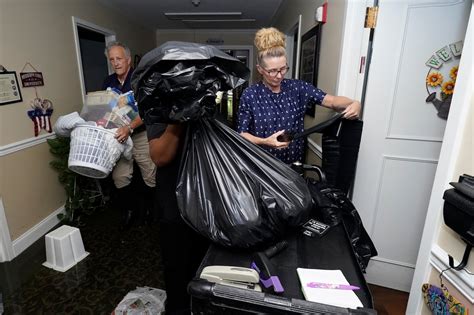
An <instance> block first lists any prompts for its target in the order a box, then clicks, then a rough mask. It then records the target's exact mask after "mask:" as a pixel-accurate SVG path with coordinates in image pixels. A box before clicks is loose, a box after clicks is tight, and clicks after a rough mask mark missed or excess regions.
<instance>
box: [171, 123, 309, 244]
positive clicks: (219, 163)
mask: <svg viewBox="0 0 474 315" xmlns="http://www.w3.org/2000/svg"><path fill="white" fill-rule="evenodd" d="M176 197H177V200H178V207H179V209H180V212H181V216H182V217H183V219H184V220H185V221H186V222H187V223H188V224H189V225H190V226H192V227H193V228H194V229H195V230H196V231H197V232H199V233H200V234H202V235H204V236H206V237H207V238H209V239H210V240H212V241H214V242H216V243H218V244H221V245H224V246H232V247H240V248H249V247H253V246H259V245H261V246H266V245H267V244H270V243H272V242H273V241H276V240H277V239H279V238H280V237H281V236H283V235H284V234H285V233H286V232H287V231H289V230H291V228H292V227H297V226H299V225H300V224H302V223H304V222H305V221H306V220H307V217H308V215H309V212H310V211H311V207H312V200H311V194H310V192H309V190H308V187H307V185H306V182H305V180H304V179H303V178H302V177H301V176H300V175H299V174H298V173H296V172H295V171H293V170H292V169H291V168H290V167H289V166H287V165H286V164H284V163H282V162H281V161H279V160H277V159H276V158H275V157H273V156H272V155H270V154H269V153H267V152H266V151H264V150H263V149H261V148H260V147H258V146H256V145H254V144H252V143H250V142H249V141H247V140H246V139H244V138H243V137H242V136H241V135H240V134H238V133H237V132H235V131H234V130H232V129H230V128H229V127H227V126H225V125H224V124H222V123H220V122H218V121H217V120H214V119H202V120H200V121H193V122H190V123H189V126H188V130H187V134H186V145H185V153H184V155H183V158H182V163H181V167H180V175H179V177H178V185H177V188H176Z"/></svg>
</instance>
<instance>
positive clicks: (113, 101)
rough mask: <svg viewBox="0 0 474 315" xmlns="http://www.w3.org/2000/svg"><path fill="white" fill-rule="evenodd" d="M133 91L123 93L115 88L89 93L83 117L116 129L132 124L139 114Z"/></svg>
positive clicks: (82, 113) (83, 108) (99, 124)
mask: <svg viewBox="0 0 474 315" xmlns="http://www.w3.org/2000/svg"><path fill="white" fill-rule="evenodd" d="M135 103H136V102H135V98H134V96H133V92H132V91H128V92H127V93H123V94H121V92H120V91H118V90H115V89H111V88H109V89H107V90H106V91H97V92H91V93H87V95H86V100H85V103H84V106H83V107H82V110H81V117H82V118H83V119H85V120H86V121H93V122H95V123H97V125H98V126H102V127H104V128H106V129H114V128H118V127H122V126H127V125H130V122H131V121H132V120H134V119H135V117H136V116H137V115H138V108H137V106H136V104H135Z"/></svg>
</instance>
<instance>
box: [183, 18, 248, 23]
mask: <svg viewBox="0 0 474 315" xmlns="http://www.w3.org/2000/svg"><path fill="white" fill-rule="evenodd" d="M181 21H182V22H184V23H208V22H255V21H256V20H255V19H221V20H217V19H212V20H203V19H197V20H193V19H189V20H187V19H184V20H181Z"/></svg>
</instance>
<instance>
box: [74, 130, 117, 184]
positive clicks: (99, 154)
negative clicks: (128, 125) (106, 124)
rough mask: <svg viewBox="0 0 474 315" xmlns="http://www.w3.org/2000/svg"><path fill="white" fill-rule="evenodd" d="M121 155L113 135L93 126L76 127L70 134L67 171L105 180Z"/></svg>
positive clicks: (111, 132)
mask: <svg viewBox="0 0 474 315" xmlns="http://www.w3.org/2000/svg"><path fill="white" fill-rule="evenodd" d="M121 154H122V148H121V144H120V143H119V142H118V141H117V140H116V139H115V133H114V132H113V131H110V130H108V129H104V128H101V127H95V126H87V125H84V126H77V127H76V128H74V130H73V131H72V133H71V145H70V150H69V161H68V166H69V169H70V170H71V171H73V172H76V173H78V174H81V175H84V176H87V177H92V178H105V177H107V175H108V174H109V173H110V172H111V171H112V169H113V167H114V166H115V163H116V162H117V160H118V159H119V158H120V155H121Z"/></svg>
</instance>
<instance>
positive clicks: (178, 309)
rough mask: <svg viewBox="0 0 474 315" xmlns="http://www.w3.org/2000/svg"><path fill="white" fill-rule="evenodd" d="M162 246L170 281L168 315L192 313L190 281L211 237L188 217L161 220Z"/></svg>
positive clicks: (165, 273)
mask: <svg viewBox="0 0 474 315" xmlns="http://www.w3.org/2000/svg"><path fill="white" fill-rule="evenodd" d="M160 246H161V253H162V257H163V265H164V269H165V270H164V276H165V285H166V295H167V302H166V315H169V314H190V296H189V294H188V293H187V286H188V283H189V282H190V281H191V280H192V278H194V276H195V274H196V271H197V269H198V267H199V265H200V264H201V260H202V259H203V257H204V255H205V253H206V251H207V248H208V246H209V244H208V242H207V240H205V239H204V238H203V237H202V236H200V235H198V234H197V233H196V232H195V231H194V230H192V229H191V228H190V227H189V226H187V225H186V223H185V222H184V221H182V220H181V221H178V222H167V221H164V220H161V221H160Z"/></svg>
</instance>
